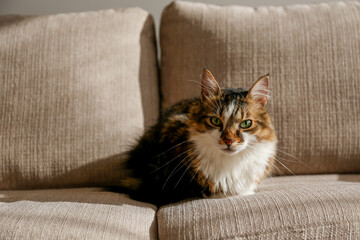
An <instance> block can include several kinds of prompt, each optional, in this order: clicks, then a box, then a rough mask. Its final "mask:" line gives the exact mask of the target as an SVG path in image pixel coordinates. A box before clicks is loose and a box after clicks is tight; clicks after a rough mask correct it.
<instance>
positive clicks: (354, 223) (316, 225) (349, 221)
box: [221, 220, 360, 239]
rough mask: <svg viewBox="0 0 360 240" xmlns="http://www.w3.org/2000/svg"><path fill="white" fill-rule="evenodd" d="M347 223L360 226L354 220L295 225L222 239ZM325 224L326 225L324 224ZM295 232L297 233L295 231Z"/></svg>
mask: <svg viewBox="0 0 360 240" xmlns="http://www.w3.org/2000/svg"><path fill="white" fill-rule="evenodd" d="M344 222H346V226H351V225H356V224H359V226H360V220H357V221H353V220H347V221H340V222H316V223H313V224H307V225H295V226H285V227H280V229H279V228H278V229H268V231H263V232H254V233H243V234H233V235H229V236H224V237H221V239H233V238H252V237H265V236H268V235H270V234H273V233H281V232H294V233H297V232H298V231H296V230H297V229H299V230H301V229H303V231H302V232H304V231H306V230H308V229H316V228H324V227H332V226H333V227H336V226H338V225H339V223H344ZM324 223H325V224H324ZM294 230H295V231H294Z"/></svg>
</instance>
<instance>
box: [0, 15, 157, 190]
mask: <svg viewBox="0 0 360 240" xmlns="http://www.w3.org/2000/svg"><path fill="white" fill-rule="evenodd" d="M157 81H158V80H157V60H156V45H155V35H154V24H153V20H152V17H151V16H150V15H149V14H148V13H147V12H145V11H143V10H141V9H138V8H131V9H119V10H105V11H98V12H87V13H73V14H59V15H50V16H38V17H22V16H2V17H0V86H1V87H0V189H14V188H30V187H41V188H43V187H59V186H80V185H97V184H105V183H108V182H111V181H113V180H114V179H116V177H117V176H118V175H119V171H117V170H118V168H119V164H120V159H121V157H119V156H117V154H121V153H122V152H123V151H125V150H126V149H127V146H128V145H130V144H132V143H133V141H134V139H135V138H136V137H138V136H139V135H141V134H142V131H143V129H144V125H146V126H147V125H149V124H151V123H152V122H153V121H154V120H156V118H157V114H158V108H159V97H158V86H157Z"/></svg>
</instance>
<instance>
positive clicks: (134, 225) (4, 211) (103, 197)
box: [0, 188, 157, 240]
mask: <svg viewBox="0 0 360 240" xmlns="http://www.w3.org/2000/svg"><path fill="white" fill-rule="evenodd" d="M0 203H1V204H0V226H1V227H0V239H24V240H25V239H104V240H107V239H157V226H156V215H155V214H156V207H155V206H153V205H151V204H147V203H141V202H137V201H134V200H131V199H129V198H127V197H126V196H124V195H120V194H117V193H111V192H105V191H103V190H102V189H100V188H81V189H76V188H75V189H58V190H27V191H26V190H25V191H19V190H17V191H0Z"/></svg>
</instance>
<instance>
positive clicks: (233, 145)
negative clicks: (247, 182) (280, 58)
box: [193, 69, 276, 155]
mask: <svg viewBox="0 0 360 240" xmlns="http://www.w3.org/2000/svg"><path fill="white" fill-rule="evenodd" d="M268 85H269V75H265V76H262V77H260V78H259V79H258V80H257V81H256V82H255V83H254V85H253V86H252V87H251V88H250V90H249V91H245V90H243V89H240V88H239V89H232V88H220V87H219V84H218V83H217V81H216V80H215V78H214V77H213V75H212V74H211V73H210V71H208V70H206V69H204V70H203V73H202V75H201V106H200V109H199V111H196V112H195V113H194V114H193V115H194V116H195V117H196V121H194V124H193V126H194V127H193V129H194V132H193V134H194V135H196V136H197V137H195V139H196V141H197V142H198V143H201V144H200V145H208V146H209V145H210V146H211V147H214V148H217V149H218V150H219V152H221V153H224V154H226V155H234V154H237V153H239V152H241V151H243V150H245V149H246V148H250V147H251V144H252V143H257V142H262V141H276V135H275V131H274V128H273V126H272V123H271V119H270V116H269V114H268V113H267V110H266V104H267V101H268V98H269V89H268ZM200 147H201V146H200Z"/></svg>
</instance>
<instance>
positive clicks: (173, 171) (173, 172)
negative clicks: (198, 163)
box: [162, 154, 191, 190]
mask: <svg viewBox="0 0 360 240" xmlns="http://www.w3.org/2000/svg"><path fill="white" fill-rule="evenodd" d="M188 157H191V155H190V154H189V155H188V156H187V157H186V158H184V159H182V160H181V161H180V162H179V163H178V164H177V165H176V166H175V168H174V169H173V170H172V172H171V173H170V175H169V176H168V177H167V179H166V181H165V183H164V185H163V187H162V190H164V188H165V185H166V183H167V182H168V181H169V179H170V178H171V176H172V175H173V174H175V173H176V172H177V171H178V170H179V169H181V168H182V167H183V166H184V164H183V165H181V166H180V164H182V163H183V161H184V160H185V159H187V158H188ZM179 166H180V168H179V169H178V170H176V169H177V168H178V167H179ZM175 170H176V171H175Z"/></svg>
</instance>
